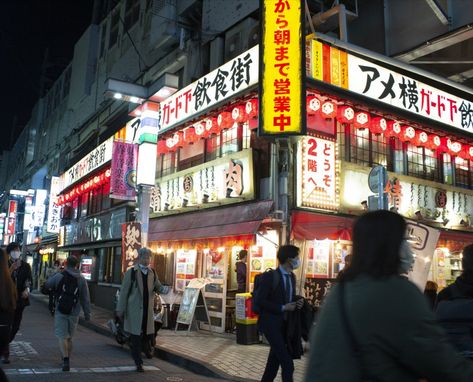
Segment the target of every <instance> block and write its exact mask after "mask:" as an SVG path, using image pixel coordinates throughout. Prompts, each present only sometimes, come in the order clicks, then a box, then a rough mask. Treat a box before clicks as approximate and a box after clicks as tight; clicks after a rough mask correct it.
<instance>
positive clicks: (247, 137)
mask: <svg viewBox="0 0 473 382" xmlns="http://www.w3.org/2000/svg"><path fill="white" fill-rule="evenodd" d="M250 142H251V130H250V125H249V124H248V123H244V124H243V137H242V149H243V150H246V149H249V148H250Z"/></svg>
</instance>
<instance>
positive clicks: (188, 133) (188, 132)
mask: <svg viewBox="0 0 473 382" xmlns="http://www.w3.org/2000/svg"><path fill="white" fill-rule="evenodd" d="M197 139H198V137H197V136H196V135H195V129H194V127H193V126H190V127H188V128H187V129H185V130H184V142H186V143H187V144H188V145H193V144H194V142H196V141H197Z"/></svg>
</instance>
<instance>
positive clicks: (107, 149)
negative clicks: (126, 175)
mask: <svg viewBox="0 0 473 382" xmlns="http://www.w3.org/2000/svg"><path fill="white" fill-rule="evenodd" d="M112 146H113V137H110V138H109V139H107V140H106V141H105V142H103V143H102V144H101V145H100V146H99V147H97V148H95V149H94V150H92V151H91V152H90V153H88V154H87V155H86V156H85V157H83V158H82V159H81V160H80V161H79V162H77V163H76V164H75V165H74V166H72V167H71V168H70V169H68V170H67V171H66V172H65V173H64V175H63V177H64V184H63V189H64V188H67V187H69V186H70V185H71V184H74V183H75V182H77V181H78V180H79V179H81V178H83V177H84V176H86V175H87V174H89V173H91V172H92V171H94V170H95V169H97V168H99V167H100V166H102V165H104V164H105V163H107V162H108V161H110V160H111V159H112Z"/></svg>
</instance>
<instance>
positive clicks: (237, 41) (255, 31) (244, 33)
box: [224, 17, 259, 62]
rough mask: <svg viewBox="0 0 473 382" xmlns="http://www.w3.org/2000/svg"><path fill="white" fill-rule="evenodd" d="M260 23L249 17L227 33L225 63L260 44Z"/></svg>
mask: <svg viewBox="0 0 473 382" xmlns="http://www.w3.org/2000/svg"><path fill="white" fill-rule="evenodd" d="M258 41H259V25H258V21H257V20H255V19H253V18H251V17H248V18H246V19H245V20H243V21H242V22H241V23H239V24H237V25H236V26H234V27H233V28H232V29H230V30H229V31H228V32H227V33H225V57H224V60H225V62H227V61H229V60H231V59H232V58H235V57H236V56H238V55H240V54H241V53H243V52H245V51H247V50H248V49H250V48H251V47H252V46H254V45H256V44H258Z"/></svg>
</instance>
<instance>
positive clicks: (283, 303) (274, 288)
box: [253, 245, 304, 382]
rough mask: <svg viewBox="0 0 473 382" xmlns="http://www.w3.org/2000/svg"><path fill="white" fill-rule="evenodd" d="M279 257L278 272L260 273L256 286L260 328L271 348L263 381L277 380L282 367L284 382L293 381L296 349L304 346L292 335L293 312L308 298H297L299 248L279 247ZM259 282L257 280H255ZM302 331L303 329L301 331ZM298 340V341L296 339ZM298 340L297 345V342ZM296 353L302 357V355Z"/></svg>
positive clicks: (290, 246) (254, 298) (255, 298)
mask: <svg viewBox="0 0 473 382" xmlns="http://www.w3.org/2000/svg"><path fill="white" fill-rule="evenodd" d="M277 258H278V261H279V264H280V265H279V267H278V268H277V269H276V270H274V271H268V272H264V273H263V274H262V275H260V276H259V277H260V280H258V283H257V284H258V285H257V286H255V290H254V293H253V296H254V297H253V301H254V304H255V305H256V306H257V310H258V313H259V318H258V329H259V331H260V332H262V333H263V334H264V335H265V337H266V339H267V340H268V342H269V345H270V347H271V349H270V351H269V356H268V360H267V362H266V368H265V370H264V374H263V377H262V379H261V381H262V382H270V381H274V379H275V378H276V375H277V373H278V370H279V366H281V369H282V380H283V382H292V381H293V374H294V361H293V358H296V357H293V354H291V353H290V351H289V345H291V347H292V348H293V349H297V350H298V351H299V349H300V350H301V349H302V344H301V338H300V336H299V338H295V339H291V338H289V336H288V329H293V328H292V327H291V328H289V325H288V322H289V321H292V320H290V315H291V314H292V313H293V312H294V311H295V310H296V309H301V308H302V306H303V305H304V299H303V298H300V299H296V277H295V275H294V273H293V271H294V270H295V269H297V268H299V266H300V264H301V261H300V258H299V248H297V247H296V246H293V245H284V246H281V247H279V250H278V253H277ZM255 283H256V282H255ZM299 332H300V331H299ZM294 340H295V341H294ZM294 342H296V343H297V344H296V345H294ZM296 356H298V357H300V354H297V355H296Z"/></svg>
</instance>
